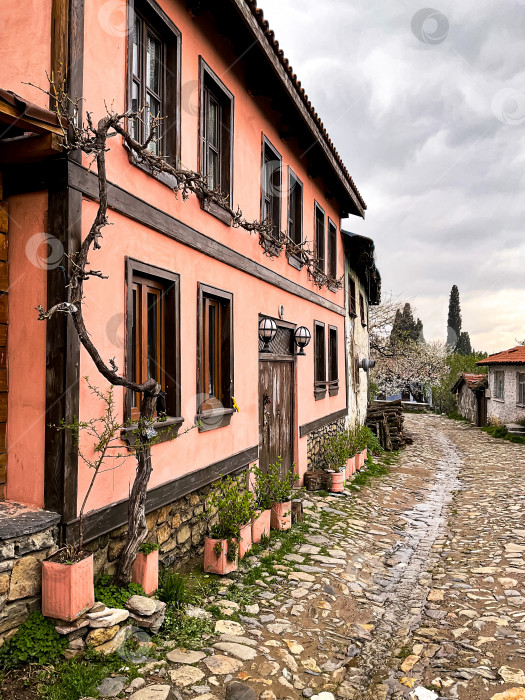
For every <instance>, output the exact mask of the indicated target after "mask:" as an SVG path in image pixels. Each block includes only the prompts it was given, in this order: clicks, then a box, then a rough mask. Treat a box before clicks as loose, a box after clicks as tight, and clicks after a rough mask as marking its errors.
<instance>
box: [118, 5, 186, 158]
mask: <svg viewBox="0 0 525 700" xmlns="http://www.w3.org/2000/svg"><path fill="white" fill-rule="evenodd" d="M155 5H156V4H155ZM130 12H132V13H133V14H132V17H133V32H132V35H131V37H130V42H129V61H128V63H129V69H128V70H129V77H128V85H129V95H128V104H129V107H130V109H132V110H133V111H139V112H140V110H143V112H142V114H141V115H139V116H138V117H136V118H135V119H132V120H130V123H129V129H130V133H131V135H132V136H133V138H135V139H136V140H137V141H139V142H141V143H143V142H144V141H146V140H147V138H148V136H149V133H150V118H151V117H163V118H164V119H163V121H162V122H161V123H160V125H159V127H158V129H157V138H156V139H155V140H152V141H151V142H150V143H149V145H148V148H149V150H150V151H151V152H152V153H155V154H156V155H160V154H162V155H164V156H165V157H166V158H167V160H168V161H169V162H170V163H171V164H172V165H177V164H178V153H179V143H180V138H179V125H180V114H179V106H178V105H179V95H180V78H179V73H180V32H179V31H178V29H177V28H176V27H175V25H174V24H173V23H172V22H171V20H169V18H167V16H165V15H164V13H163V12H162V10H160V9H158V8H156V7H154V3H152V2H150V0H140V1H138V0H136V1H135V2H133V0H132V2H131V3H130Z"/></svg>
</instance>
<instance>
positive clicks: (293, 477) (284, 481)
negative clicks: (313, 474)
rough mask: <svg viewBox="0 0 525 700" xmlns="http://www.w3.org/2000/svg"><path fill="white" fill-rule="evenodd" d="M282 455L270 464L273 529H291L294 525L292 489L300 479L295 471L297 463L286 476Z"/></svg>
mask: <svg viewBox="0 0 525 700" xmlns="http://www.w3.org/2000/svg"><path fill="white" fill-rule="evenodd" d="M282 463H283V460H282V457H277V461H276V462H275V463H274V464H270V465H269V466H268V488H269V494H270V497H271V501H272V508H271V516H270V527H271V529H272V530H289V529H290V528H291V527H292V489H293V487H294V484H295V482H296V481H297V480H298V479H299V477H298V475H297V474H296V473H295V464H292V469H291V470H290V471H287V472H286V473H285V474H284V476H281V472H282Z"/></svg>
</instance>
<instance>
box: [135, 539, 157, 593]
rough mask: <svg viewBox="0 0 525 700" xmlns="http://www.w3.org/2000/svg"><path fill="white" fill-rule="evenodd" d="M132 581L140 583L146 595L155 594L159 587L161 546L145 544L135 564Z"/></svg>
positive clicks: (140, 548)
mask: <svg viewBox="0 0 525 700" xmlns="http://www.w3.org/2000/svg"><path fill="white" fill-rule="evenodd" d="M131 580H132V581H133V582H134V583H140V585H141V586H142V588H143V589H144V592H145V593H146V595H151V594H152V593H155V591H156V590H157V588H158V587H159V545H158V544H155V543H154V542H143V543H142V544H141V545H140V547H139V551H138V554H137V558H136V559H135V563H134V564H133V569H132V572H131Z"/></svg>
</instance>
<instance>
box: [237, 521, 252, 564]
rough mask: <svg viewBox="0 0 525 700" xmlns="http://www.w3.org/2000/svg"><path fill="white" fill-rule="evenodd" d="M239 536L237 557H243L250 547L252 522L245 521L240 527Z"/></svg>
mask: <svg viewBox="0 0 525 700" xmlns="http://www.w3.org/2000/svg"><path fill="white" fill-rule="evenodd" d="M240 534H241V536H240V538H239V559H244V557H245V556H246V555H247V554H248V552H249V551H250V549H251V548H252V524H251V523H247V524H246V525H243V526H242V527H241V529H240Z"/></svg>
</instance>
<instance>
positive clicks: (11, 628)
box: [0, 516, 59, 646]
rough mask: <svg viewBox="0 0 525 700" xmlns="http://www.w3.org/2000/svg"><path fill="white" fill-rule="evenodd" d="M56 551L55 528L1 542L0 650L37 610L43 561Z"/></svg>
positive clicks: (56, 537)
mask: <svg viewBox="0 0 525 700" xmlns="http://www.w3.org/2000/svg"><path fill="white" fill-rule="evenodd" d="M58 517H59V516H56V519H58ZM14 527H16V526H15V525H14ZM57 549H58V527H56V526H53V527H49V528H47V529H45V530H42V531H40V532H34V533H30V534H27V535H21V536H19V537H12V538H8V539H2V541H1V542H0V646H1V645H2V644H3V643H4V641H6V639H9V638H10V637H12V636H13V634H14V633H15V632H16V630H17V629H18V627H19V625H21V624H22V622H25V621H26V620H27V618H28V617H29V614H30V613H32V612H33V611H34V610H39V609H40V607H41V597H40V593H41V582H42V573H41V570H42V560H43V559H46V557H48V556H51V554H53V553H54V552H55V551H56V550H57Z"/></svg>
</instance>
